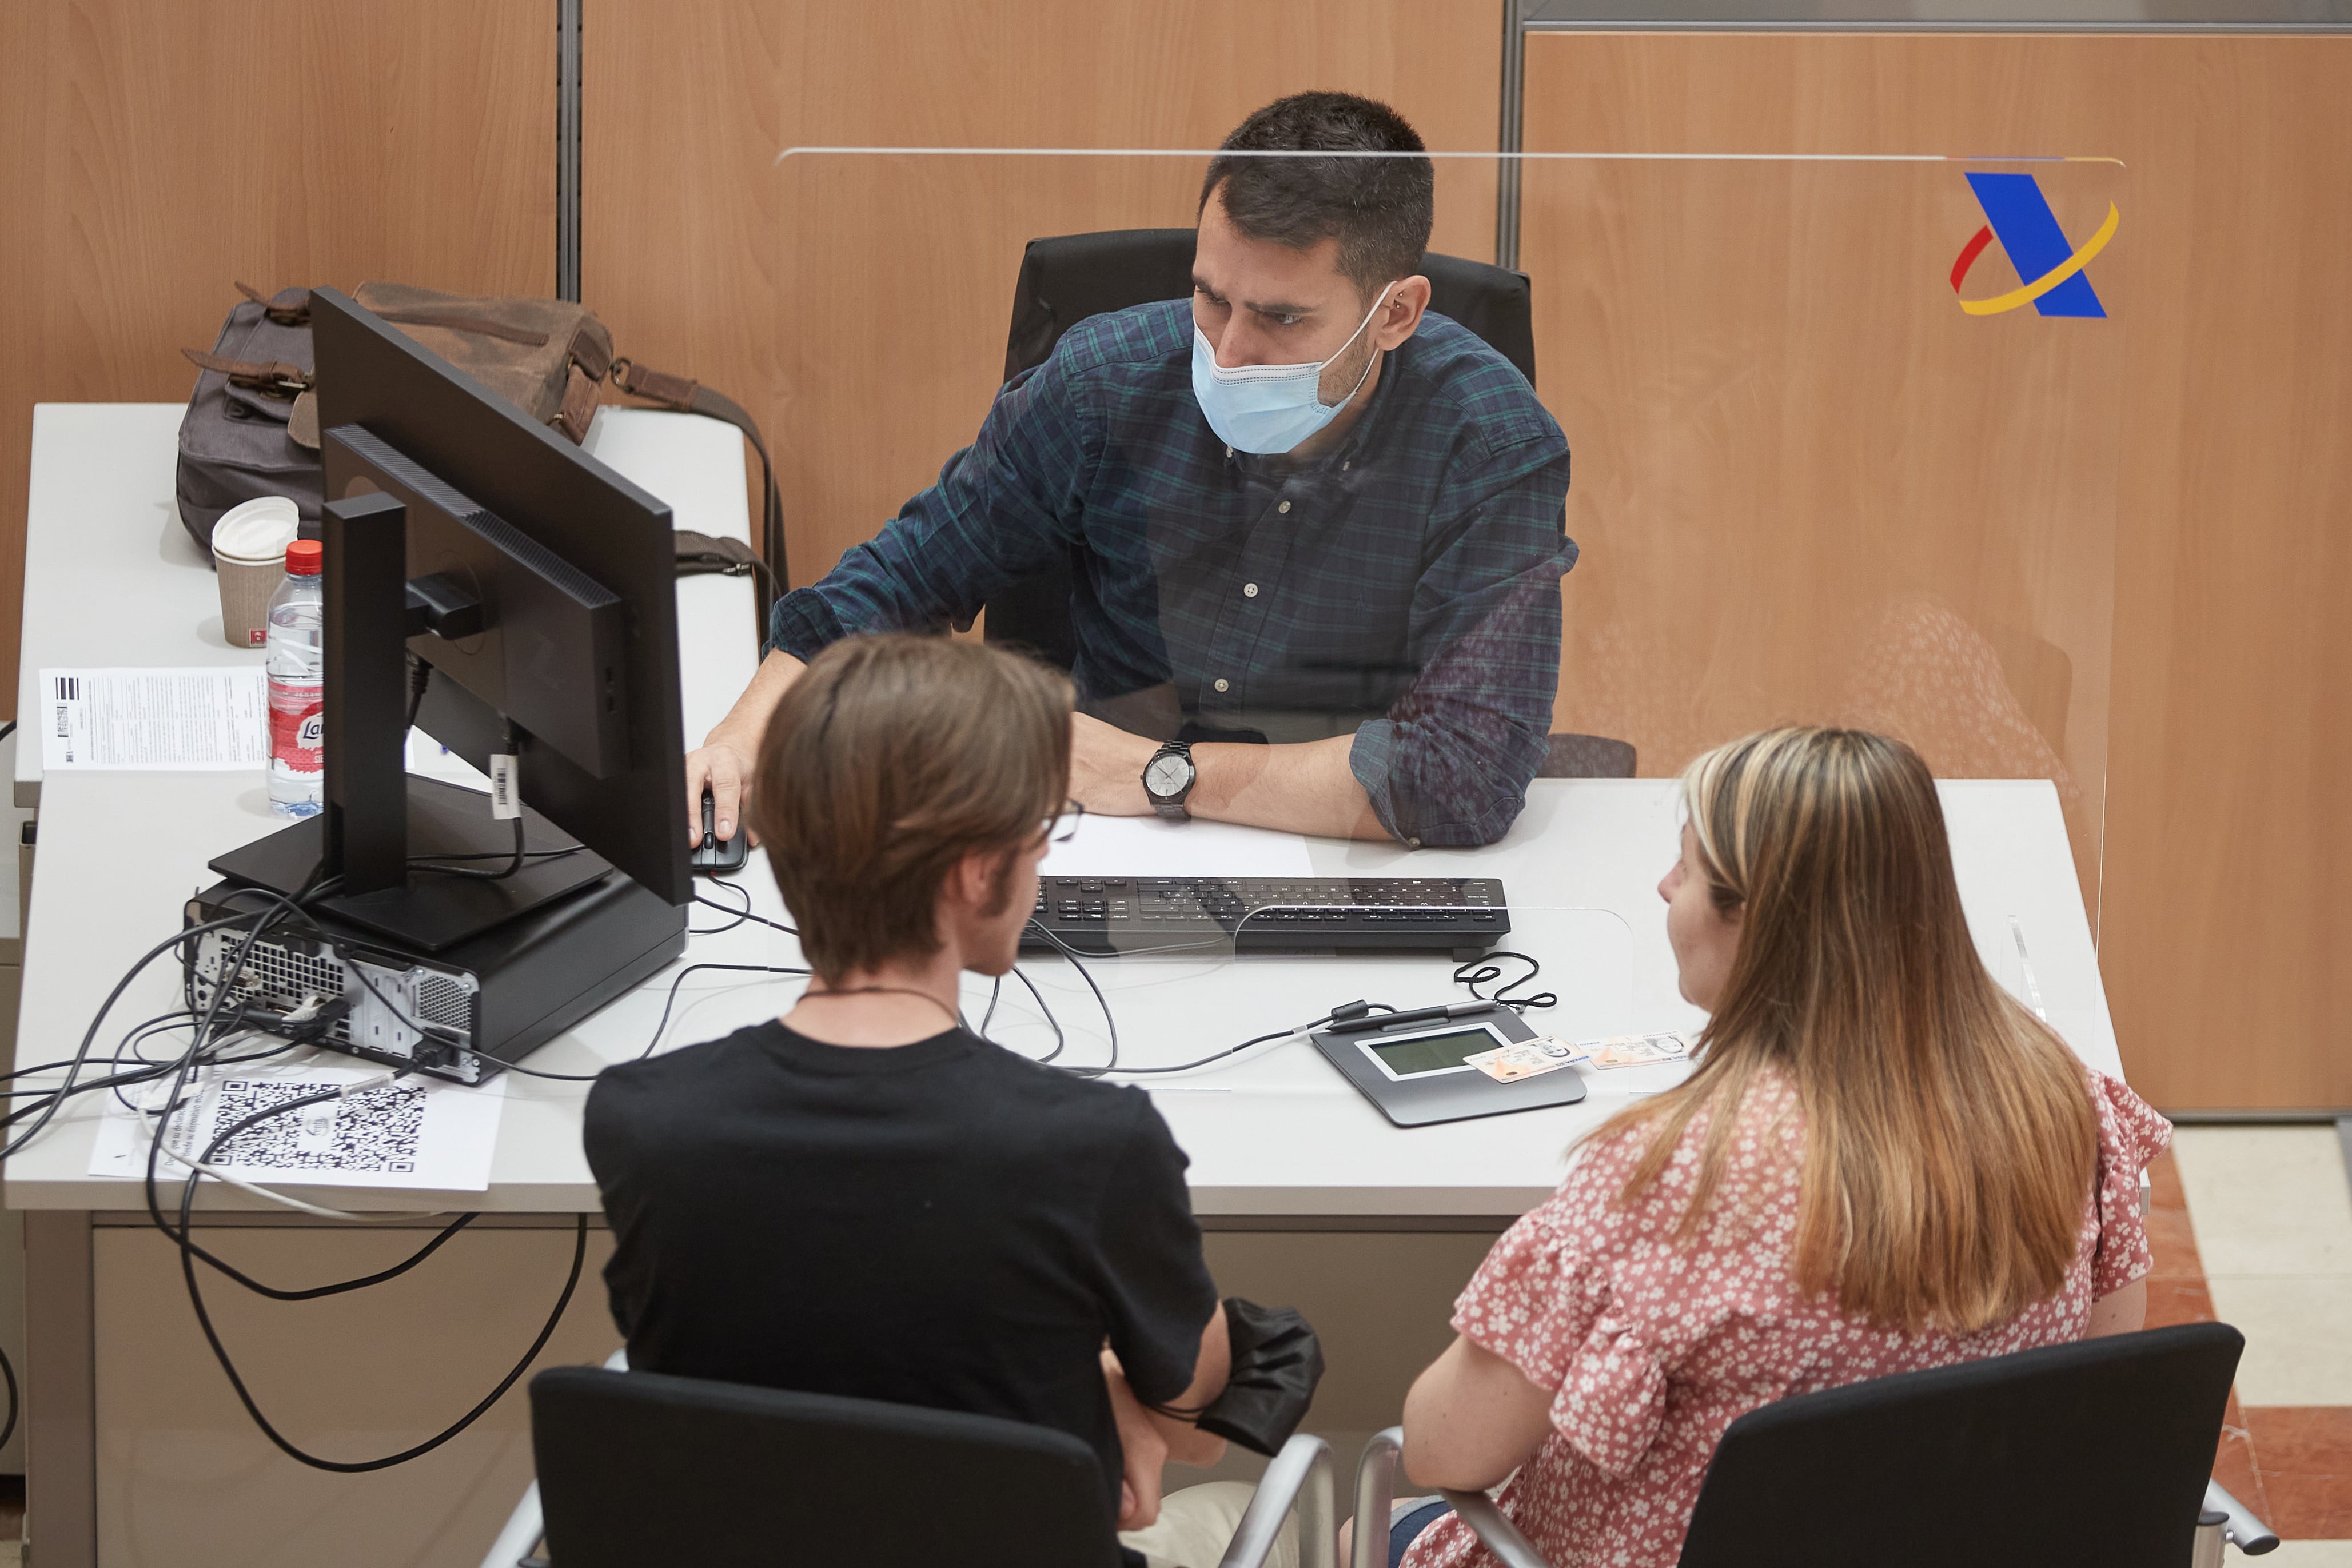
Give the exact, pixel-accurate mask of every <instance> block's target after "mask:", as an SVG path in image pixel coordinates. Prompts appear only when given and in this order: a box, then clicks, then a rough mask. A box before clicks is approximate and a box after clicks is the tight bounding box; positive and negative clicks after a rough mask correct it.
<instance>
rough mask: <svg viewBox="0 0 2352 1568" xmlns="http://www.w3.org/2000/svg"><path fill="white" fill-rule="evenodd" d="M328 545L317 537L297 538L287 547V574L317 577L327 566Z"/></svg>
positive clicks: (290, 575)
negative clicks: (321, 542) (323, 543)
mask: <svg viewBox="0 0 2352 1568" xmlns="http://www.w3.org/2000/svg"><path fill="white" fill-rule="evenodd" d="M325 557H326V547H324V546H323V545H321V544H320V543H319V541H318V540H317V539H296V540H295V541H294V542H293V543H292V544H290V545H288V546H287V547H286V575H287V576H289V577H316V576H318V575H319V573H320V571H321V570H324V569H325V566H326V559H325Z"/></svg>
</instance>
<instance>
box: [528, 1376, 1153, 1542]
mask: <svg viewBox="0 0 2352 1568" xmlns="http://www.w3.org/2000/svg"><path fill="white" fill-rule="evenodd" d="M530 1414H531V1423H530V1425H531V1446H532V1448H533V1451H534V1454H535V1457H536V1458H537V1461H538V1466H539V1489H540V1500H541V1508H542V1509H543V1510H544V1513H545V1520H546V1530H547V1556H548V1558H549V1560H550V1561H551V1562H552V1563H556V1564H559V1565H560V1568H644V1565H645V1564H646V1563H697V1564H711V1565H714V1568H716V1565H717V1564H722V1563H862V1564H866V1568H937V1565H938V1564H941V1563H956V1564H958V1565H959V1568H1036V1565H1037V1564H1039V1563H1054V1564H1056V1565H1066V1568H1117V1564H1118V1561H1119V1557H1118V1537H1117V1535H1116V1534H1115V1533H1114V1532H1113V1522H1112V1520H1111V1517H1110V1511H1109V1507H1108V1499H1107V1498H1106V1497H1105V1495H1104V1491H1103V1480H1102V1469H1101V1467H1100V1466H1099V1465H1098V1464H1097V1462H1096V1459H1095V1456H1094V1452H1093V1450H1092V1449H1090V1448H1087V1446H1086V1445H1085V1444H1084V1443H1081V1442H1079V1441H1078V1440H1077V1439H1076V1437H1070V1436H1069V1435H1068V1434H1066V1433H1063V1432H1055V1431H1049V1430H1046V1429H1045V1428H1043V1427H1031V1426H1027V1425H1024V1424H1023V1423H1020V1422H1016V1421H1001V1420H998V1419H996V1418H994V1417H992V1416H968V1415H963V1414H961V1413H959V1412H955V1411H949V1410H923V1409H916V1408H913V1407H910V1406H901V1405H885V1404H879V1403H877V1402H875V1401H872V1400H866V1399H843V1398H836V1397H835V1396H829V1395H820V1394H793V1393H787V1392H784V1391H782V1390H780V1389H773V1388H753V1387H747V1386H744V1385H740V1384H732V1383H711V1382H706V1381H704V1380H702V1379H700V1378H688V1377H666V1376H663V1375H660V1374H658V1373H650V1372H626V1373H624V1372H607V1371H604V1370H603V1369H601V1368H596V1367H585V1366H567V1367H556V1368H553V1369H551V1370H549V1371H547V1372H542V1373H541V1374H540V1375H538V1376H537V1377H535V1378H533V1379H532V1380H531V1384H530Z"/></svg>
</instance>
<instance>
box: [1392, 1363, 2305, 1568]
mask: <svg viewBox="0 0 2352 1568" xmlns="http://www.w3.org/2000/svg"><path fill="white" fill-rule="evenodd" d="M2244 1346H2245V1341H2244V1340H2243V1339H2242V1337H2240V1335H2239V1333H2238V1331H2237V1330H2235V1329H2233V1328H2231V1327H2230V1326H2229V1325H2228V1324H2226V1323H2186V1324H2182V1325H2180V1326H2179V1327H2175V1328H2162V1329H2151V1330H2149V1331H2147V1333H2136V1334H2121V1335H2116V1336H2115V1337H2113V1338H2109V1339H2095V1340H2084V1341H2081V1342H2078V1343H2074V1344H2062V1345H2052V1346H2050V1347H2048V1348H2046V1349H2042V1350H2030V1351H2026V1352H2023V1353H2022V1354H2017V1355H2003V1356H1994V1357H1991V1358H1990V1359H1987V1360H1984V1361H1972V1362H1967V1363H1963V1364H1960V1365H1958V1366H1945V1367H1937V1368H1936V1369H1935V1370H1933V1371H1930V1372H1915V1373H1907V1374H1905V1375H1901V1376H1897V1377H1880V1378H1873V1379H1871V1380H1870V1381H1868V1382H1864V1383H1854V1384H1849V1385H1846V1386H1845V1387H1843V1388H1831V1389H1824V1390H1823V1391H1822V1392H1821V1393H1819V1394H1805V1395H1800V1396H1797V1397H1795V1398H1793V1399H1783V1400H1781V1401H1780V1402H1779V1403H1777V1404H1772V1405H1767V1406H1763V1407H1762V1408H1760V1409H1757V1410H1751V1411H1749V1412H1748V1414H1747V1415H1745V1416H1741V1417H1739V1419H1738V1420H1737V1421H1734V1422H1733V1423H1732V1424H1731V1427H1730V1429H1729V1430H1728V1431H1727V1432H1725V1433H1724V1435H1723V1443H1722V1446H1721V1447H1719V1448H1717V1450H1716V1453H1715V1458H1714V1459H1713V1461H1712V1462H1710V1463H1709V1464H1708V1466H1707V1470H1706V1482H1705V1484H1704V1485H1703V1486H1702V1487H1701V1488H1700V1490H1699V1496H1698V1505H1697V1507H1696V1509H1695V1510H1694V1511H1693V1512H1692V1514H1691V1525H1690V1534H1689V1535H1688V1536H1687V1537H1686V1538H1685V1541H1684V1542H1683V1552H1682V1568H1887V1565H1888V1564H1893V1563H1899V1564H1901V1565H1902V1568H1985V1565H1986V1564H1988V1563H2001V1564H2004V1565H2005V1568H2044V1565H2046V1568H2088V1565H2091V1564H2107V1563H2116V1564H2131V1565H2132V1568H2168V1565H2176V1568H2177V1565H2186V1564H2189V1563H2192V1561H2193V1562H2194V1563H2197V1564H2199V1568H2210V1564H2216V1563H2220V1562H2221V1543H2222V1541H2223V1539H2224V1538H2225V1537H2226V1538H2227V1539H2228V1540H2230V1541H2231V1542H2235V1543H2236V1544H2237V1546H2238V1549H2239V1550H2240V1551H2242V1552H2246V1553H2247V1554H2248V1555H2250V1556H2251V1555H2256V1554H2259V1553H2262V1552H2268V1551H2270V1550H2271V1549H2272V1548H2273V1547H2275V1546H2276V1545H2277V1544H2278V1537H2277V1536H2276V1535H2273V1533H2271V1531H2269V1530H2268V1529H2267V1528H2266V1527H2265V1526H2264V1525H2263V1523H2262V1521H2259V1520H2257V1519H2255V1518H2254V1517H2253V1516H2252V1514H2250V1513H2248V1512H2247V1511H2245V1510H2244V1509H2243V1508H2242V1506H2240V1505H2239V1504H2238V1502H2237V1500H2235V1499H2233V1498H2231V1496H2230V1494H2229V1493H2228V1492H2226V1491H2223V1490H2221V1487H2219V1486H2218V1485H2215V1484H2214V1483H2213V1481H2212V1479H2211V1470H2212V1467H2213V1450H2214V1448H2215V1446H2216V1445H2217V1444H2218V1443H2219V1441H2220V1439H2221V1412H2222V1407H2223V1406H2224V1405H2225V1404H2226V1403H2227V1401H2228V1399H2229V1397H2230V1380H2231V1377H2232V1376H2233V1375H2235V1374H2236V1372H2237V1366H2238V1353H2239V1352H2240V1351H2241V1350H2242V1349H2243V1348H2244ZM1402 1436H1403V1429H1402V1427H1391V1429H1390V1430H1389V1431H1387V1432H1384V1433H1382V1434H1381V1436H1380V1437H1378V1438H1375V1439H1374V1440H1373V1444H1372V1447H1371V1448H1368V1449H1367V1450H1366V1451H1365V1455H1364V1458H1363V1461H1362V1462H1361V1463H1360V1465H1359V1466H1358V1469H1357V1475H1356V1517H1357V1518H1358V1519H1386V1518H1387V1517H1388V1514H1389V1506H1390V1504H1389V1499H1390V1495H1391V1490H1392V1488H1393V1484H1394V1479H1395V1475H1396V1466H1397V1453H1398V1446H1399V1444H1400V1443H1401V1442H1402ZM1445 1496H1446V1500H1447V1501H1449V1502H1451V1503H1452V1504H1453V1505H1454V1511H1455V1512H1457V1513H1459V1514H1460V1515H1462V1517H1463V1520H1464V1521H1465V1522H1466V1523H1467V1524H1469V1525H1470V1527H1471V1528H1472V1529H1473V1530H1474V1531H1476V1532H1477V1535H1478V1539H1479V1540H1481V1541H1482V1542H1486V1546H1487V1547H1488V1549H1490V1550H1491V1551H1492V1552H1494V1553H1495V1555H1496V1557H1498V1558H1500V1559H1501V1560H1502V1562H1503V1563H1504V1565H1505V1568H1549V1564H1547V1563H1545V1562H1544V1559H1543V1558H1542V1557H1541V1556H1540V1555H1539V1554H1538V1552H1536V1550H1535V1548H1534V1547H1533V1546H1532V1545H1530V1544H1528V1540H1527V1538H1526V1537H1525V1536H1523V1535H1521V1534H1520V1533H1519V1532H1518V1531H1517V1529H1516V1528H1515V1527H1514V1526H1513V1525H1512V1524H1511V1521H1509V1520H1508V1519H1507V1518H1506V1517H1505V1516H1504V1514H1503V1511H1502V1510H1500V1509H1499V1508H1497V1507H1496V1506H1495V1504H1494V1503H1493V1502H1492V1501H1491V1500H1489V1499H1488V1498H1487V1497H1486V1495H1485V1494H1484V1493H1462V1492H1448V1493H1446V1494H1445ZM1366 1535H1369V1536H1371V1537H1375V1538H1378V1539H1377V1540H1375V1541H1374V1542H1371V1544H1373V1545H1375V1546H1376V1547H1377V1548H1378V1555H1374V1554H1372V1553H1370V1552H1367V1551H1366V1549H1365V1546H1364V1545H1362V1544H1359V1546H1358V1547H1357V1548H1356V1551H1355V1553H1354V1556H1355V1563H1356V1568H1364V1565H1365V1564H1367V1563H1386V1561H1387V1556H1386V1552H1387V1549H1388V1542H1387V1540H1386V1537H1385V1532H1384V1531H1377V1530H1375V1531H1368V1532H1364V1533H1362V1534H1360V1535H1359V1536H1358V1541H1359V1542H1364V1540H1365V1537H1366Z"/></svg>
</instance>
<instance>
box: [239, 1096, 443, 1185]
mask: <svg viewBox="0 0 2352 1568" xmlns="http://www.w3.org/2000/svg"><path fill="white" fill-rule="evenodd" d="M321 1087H323V1085H320V1084H318V1083H287V1082H268V1081H260V1080H253V1079H243V1078H232V1079H229V1080H228V1081H226V1082H224V1083H222V1084H221V1086H220V1092H219V1096H218V1098H217V1100H216V1101H215V1110H214V1112H213V1125H214V1126H215V1127H233V1126H235V1125H236V1124H237V1123H239V1122H241V1121H243V1120H245V1118H246V1117H247V1116H250V1115H252V1114H253V1113H255V1112H256V1111H266V1110H268V1109H269V1107H271V1106H272V1105H283V1104H285V1103H287V1102H288V1101H289V1100H299V1099H300V1098H302V1096H304V1095H306V1094H315V1093H317V1092H319V1090H320V1088H321ZM424 1132H425V1091H424V1090H423V1089H422V1088H415V1087H411V1086H408V1085H405V1084H386V1085H383V1087H380V1088H375V1089H371V1090H369V1091H367V1092H365V1093H362V1094H352V1095H346V1096H345V1097H343V1098H342V1099H340V1100H322V1101H320V1103H318V1104H316V1105H305V1106H303V1107H302V1109H300V1110H299V1111H289V1112H288V1113H286V1114H285V1115H283V1116H272V1117H271V1118H270V1119H269V1120H268V1121H266V1122H263V1123H260V1124H257V1125H255V1126H251V1127H247V1129H246V1130H245V1131H244V1132H242V1133H239V1134H237V1135H236V1137H234V1138H231V1139H230V1140H229V1141H228V1142H227V1143H226V1144H225V1145H222V1146H221V1150H220V1152H219V1153H218V1154H217V1155H215V1156H214V1160H215V1163H217V1164H220V1165H225V1166H245V1167H255V1166H258V1167H261V1168H264V1169H268V1170H281V1171H314V1170H336V1171H384V1172H389V1173H392V1174H394V1175H407V1174H409V1173H412V1172H414V1171H415V1169H416V1148H417V1143H418V1141H419V1139H420V1138H422V1136H423V1135H424Z"/></svg>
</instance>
